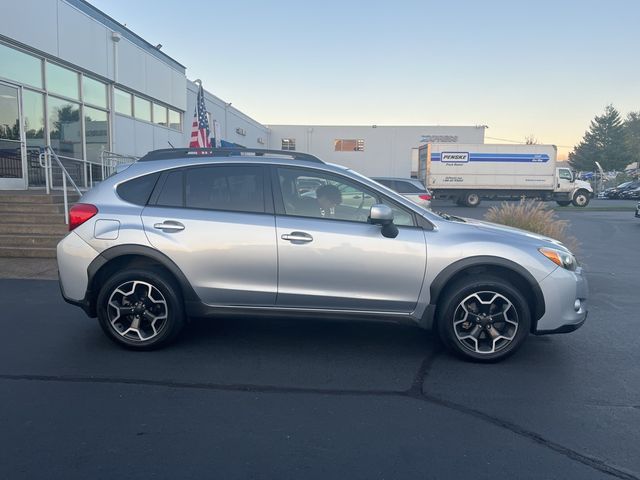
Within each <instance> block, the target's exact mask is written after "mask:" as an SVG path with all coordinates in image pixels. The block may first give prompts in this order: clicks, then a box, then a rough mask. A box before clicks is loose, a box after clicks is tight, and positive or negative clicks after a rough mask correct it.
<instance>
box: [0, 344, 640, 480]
mask: <svg viewBox="0 0 640 480" xmlns="http://www.w3.org/2000/svg"><path fill="white" fill-rule="evenodd" d="M439 354H440V349H436V350H434V351H433V352H431V353H430V354H429V355H428V356H426V357H425V358H424V359H423V361H422V362H421V364H420V367H419V368H418V371H417V372H416V375H415V376H414V379H413V381H412V383H411V386H410V387H409V389H407V390H385V389H382V390H375V389H373V390H349V389H331V388H310V387H280V386H276V385H252V384H218V383H206V382H176V381H166V380H145V379H138V378H118V377H91V376H88V377H84V376H67V375H9V374H0V380H27V381H44V382H67V383H69V382H71V383H94V384H95V383H102V384H119V385H142V386H152V387H164V388H182V389H197V390H214V391H223V392H225V391H226V392H251V393H291V394H317V395H331V396H369V397H402V398H410V399H413V400H418V401H422V402H427V403H431V404H434V405H438V406H441V407H443V408H446V409H449V410H453V411H455V412H458V413H461V414H464V415H469V416H471V417H473V418H475V419H478V420H481V421H484V422H486V423H489V424H491V425H494V426H496V427H498V428H501V429H504V430H508V431H509V432H511V433H513V434H515V435H518V436H520V437H523V438H526V439H528V440H530V441H533V442H534V443H537V444H538V445H540V446H542V447H544V448H547V449H549V450H552V451H554V452H556V453H558V454H560V455H562V456H564V457H566V458H569V459H571V460H573V461H576V462H578V463H581V464H583V465H586V466H588V467H591V468H593V469H595V470H597V471H599V472H602V473H605V474H607V475H610V476H613V477H616V478H620V479H623V480H640V477H638V476H635V475H633V474H632V473H630V472H626V471H624V470H622V469H620V468H617V467H614V466H611V465H608V464H607V463H606V462H605V461H603V460H600V459H598V458H594V457H590V456H588V455H585V454H582V453H580V452H578V451H576V450H573V449H571V448H568V447H565V446H563V445H560V444H559V443H556V442H552V441H550V440H548V439H546V438H544V437H543V436H542V435H540V434H537V433H535V432H533V431H531V430H527V429H526V428H524V427H521V426H520V425H517V424H515V423H512V422H509V421H507V420H503V419H500V418H498V417H495V416H493V415H490V414H488V413H485V412H482V411H480V410H476V409H474V408H471V407H467V406H465V405H462V404H460V403H456V402H452V401H449V400H446V399H444V398H441V397H438V396H435V395H431V394H429V393H427V392H425V391H424V388H423V385H424V382H425V380H426V378H427V377H428V375H429V372H430V371H431V367H432V366H433V364H434V361H435V360H436V358H437V357H438V355H439Z"/></svg>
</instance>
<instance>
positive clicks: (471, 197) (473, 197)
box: [464, 192, 480, 207]
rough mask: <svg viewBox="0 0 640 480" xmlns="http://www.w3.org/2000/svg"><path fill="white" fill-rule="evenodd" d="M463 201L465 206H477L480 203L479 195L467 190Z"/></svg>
mask: <svg viewBox="0 0 640 480" xmlns="http://www.w3.org/2000/svg"><path fill="white" fill-rule="evenodd" d="M464 203H465V205H466V206H467V207H477V206H478V205H480V195H478V194H477V193H476V192H469V193H467V194H466V195H465V196H464Z"/></svg>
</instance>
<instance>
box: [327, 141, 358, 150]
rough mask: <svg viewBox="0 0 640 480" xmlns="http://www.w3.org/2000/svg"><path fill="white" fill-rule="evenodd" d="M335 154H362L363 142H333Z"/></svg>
mask: <svg viewBox="0 0 640 480" xmlns="http://www.w3.org/2000/svg"><path fill="white" fill-rule="evenodd" d="M333 146H334V150H335V151H336V152H364V140H334V142H333Z"/></svg>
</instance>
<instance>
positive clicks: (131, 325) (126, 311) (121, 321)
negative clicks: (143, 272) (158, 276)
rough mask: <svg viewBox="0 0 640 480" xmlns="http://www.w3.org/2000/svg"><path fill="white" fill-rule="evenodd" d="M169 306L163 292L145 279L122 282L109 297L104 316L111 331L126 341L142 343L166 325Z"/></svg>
mask: <svg viewBox="0 0 640 480" xmlns="http://www.w3.org/2000/svg"><path fill="white" fill-rule="evenodd" d="M168 315H169V307H168V306H167V301H166V299H165V298H164V295H162V292H160V290H158V288H156V287H155V286H153V285H152V284H150V283H148V282H143V281H140V280H131V281H128V282H125V283H122V284H121V285H119V286H118V287H117V288H115V289H114V290H113V292H112V293H111V296H110V297H109V302H108V306H107V316H108V320H109V323H110V324H111V327H112V328H113V330H114V331H115V332H116V333H117V334H118V335H120V336H122V337H124V338H126V339H127V340H130V341H134V342H145V341H147V340H151V339H152V338H154V337H156V336H158V335H159V334H160V332H161V331H162V329H163V328H164V327H165V325H166V324H167V319H168Z"/></svg>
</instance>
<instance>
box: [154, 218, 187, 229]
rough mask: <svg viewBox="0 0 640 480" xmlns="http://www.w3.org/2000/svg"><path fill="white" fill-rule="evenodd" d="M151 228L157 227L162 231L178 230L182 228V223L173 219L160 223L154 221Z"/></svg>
mask: <svg viewBox="0 0 640 480" xmlns="http://www.w3.org/2000/svg"><path fill="white" fill-rule="evenodd" d="M153 228H157V229H158V230H162V231H163V232H179V231H180V230H184V225H183V224H181V223H180V222H175V221H173V220H165V221H164V222H162V223H155V224H154V225H153Z"/></svg>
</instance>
